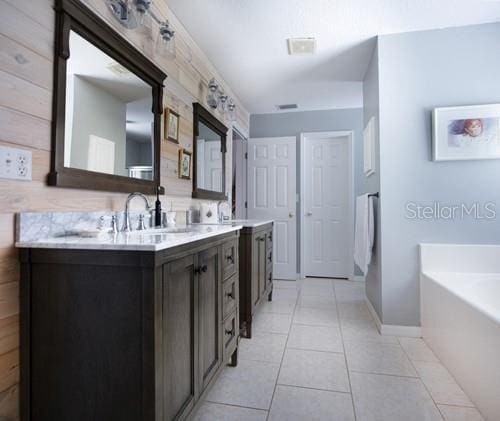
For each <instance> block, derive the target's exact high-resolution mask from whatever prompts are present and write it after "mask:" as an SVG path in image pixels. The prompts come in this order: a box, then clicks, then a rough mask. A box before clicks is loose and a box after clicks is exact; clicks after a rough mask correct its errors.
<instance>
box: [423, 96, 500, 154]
mask: <svg viewBox="0 0 500 421" xmlns="http://www.w3.org/2000/svg"><path fill="white" fill-rule="evenodd" d="M432 152H433V160H434V161H461V160H471V159H500V104H490V105H473V106H465V107H448V108H435V109H434V111H433V148H432Z"/></svg>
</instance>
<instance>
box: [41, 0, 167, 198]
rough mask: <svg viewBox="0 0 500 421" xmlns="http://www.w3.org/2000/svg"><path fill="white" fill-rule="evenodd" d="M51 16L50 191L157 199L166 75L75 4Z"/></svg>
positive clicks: (61, 0) (66, 3)
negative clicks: (53, 28) (85, 191)
mask: <svg viewBox="0 0 500 421" xmlns="http://www.w3.org/2000/svg"><path fill="white" fill-rule="evenodd" d="M56 12H57V21H56V47H55V71H54V76H55V89H54V106H53V132H52V143H53V145H52V163H51V173H50V174H49V178H48V182H49V184H50V185H53V186H59V187H72V188H81V189H91V190H104V191H112V192H126V193H131V192H135V191H138V192H142V193H145V194H155V193H156V189H157V186H159V185H160V147H161V115H162V112H163V105H162V97H163V82H164V80H165V78H166V75H165V74H164V73H163V71H161V70H160V69H159V68H158V67H157V66H156V65H154V64H153V63H152V62H151V61H149V60H148V59H147V58H146V57H145V56H144V55H142V54H141V53H140V52H139V51H138V50H136V49H135V48H134V47H133V46H132V45H131V44H129V43H128V42H127V41H125V40H124V39H123V38H122V37H121V36H120V35H119V34H117V33H116V32H115V31H114V30H113V29H111V28H110V27H109V26H108V25H107V24H106V23H105V22H104V21H102V20H101V19H100V18H99V17H98V16H96V15H95V14H94V13H93V12H92V11H90V10H89V9H88V8H87V7H86V6H85V5H84V4H82V3H81V2H80V1H78V0H57V1H56Z"/></svg>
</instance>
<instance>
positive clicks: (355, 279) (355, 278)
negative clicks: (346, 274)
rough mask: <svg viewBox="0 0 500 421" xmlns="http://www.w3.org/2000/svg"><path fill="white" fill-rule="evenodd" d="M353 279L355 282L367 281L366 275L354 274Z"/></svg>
mask: <svg viewBox="0 0 500 421" xmlns="http://www.w3.org/2000/svg"><path fill="white" fill-rule="evenodd" d="M351 279H352V280H353V281H355V282H365V277H364V276H363V275H354V276H353V277H352V278H351Z"/></svg>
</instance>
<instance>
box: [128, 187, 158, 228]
mask: <svg viewBox="0 0 500 421" xmlns="http://www.w3.org/2000/svg"><path fill="white" fill-rule="evenodd" d="M134 197H140V198H141V199H142V200H144V203H145V204H146V211H149V210H150V209H151V206H149V201H148V198H147V197H146V196H145V195H143V194H142V193H137V192H136V193H131V194H130V195H129V196H128V197H127V201H126V202H125V219H124V221H123V228H122V231H123V232H130V231H132V227H131V225H130V212H129V206H130V202H131V201H132V199H133V198H134Z"/></svg>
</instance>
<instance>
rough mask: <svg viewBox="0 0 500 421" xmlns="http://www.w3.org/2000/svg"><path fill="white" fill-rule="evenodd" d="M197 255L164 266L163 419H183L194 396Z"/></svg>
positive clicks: (190, 406) (192, 402)
mask: <svg viewBox="0 0 500 421" xmlns="http://www.w3.org/2000/svg"><path fill="white" fill-rule="evenodd" d="M196 267H197V262H196V257H195V256H188V257H185V258H182V259H179V260H176V261H174V262H172V263H168V264H166V265H164V266H163V350H164V352H163V356H164V361H165V365H164V367H165V371H164V385H165V388H164V394H165V395H164V396H165V399H164V408H165V418H164V419H165V420H174V419H178V418H182V416H183V415H184V414H187V413H188V412H189V411H190V410H191V409H192V407H193V404H194V398H195V384H196V377H195V343H194V338H193V334H192V333H193V332H194V329H195V323H196V316H197V314H196V313H197V308H196V307H195V305H194V303H195V301H194V294H195V291H196V282H197V276H196V274H195V268H196Z"/></svg>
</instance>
